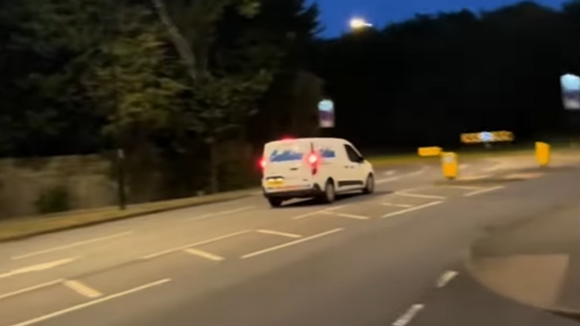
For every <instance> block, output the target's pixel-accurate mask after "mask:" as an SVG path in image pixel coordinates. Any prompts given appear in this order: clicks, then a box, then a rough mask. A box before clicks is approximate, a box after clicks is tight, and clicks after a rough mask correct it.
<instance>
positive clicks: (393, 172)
mask: <svg viewBox="0 0 580 326" xmlns="http://www.w3.org/2000/svg"><path fill="white" fill-rule="evenodd" d="M395 172H396V171H395V170H389V171H385V172H383V175H387V176H389V175H393V174H395Z"/></svg>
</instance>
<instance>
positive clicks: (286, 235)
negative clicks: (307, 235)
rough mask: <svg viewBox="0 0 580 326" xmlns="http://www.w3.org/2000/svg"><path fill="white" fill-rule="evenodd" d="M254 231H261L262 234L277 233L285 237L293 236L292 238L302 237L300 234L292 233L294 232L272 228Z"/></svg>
mask: <svg viewBox="0 0 580 326" xmlns="http://www.w3.org/2000/svg"><path fill="white" fill-rule="evenodd" d="M256 232H258V233H262V234H268V235H277V236H280V237H286V238H294V239H298V238H302V236H301V235H300V234H294V233H289V232H280V231H274V230H264V229H261V230H256Z"/></svg>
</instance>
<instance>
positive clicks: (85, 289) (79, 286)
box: [62, 280, 103, 299]
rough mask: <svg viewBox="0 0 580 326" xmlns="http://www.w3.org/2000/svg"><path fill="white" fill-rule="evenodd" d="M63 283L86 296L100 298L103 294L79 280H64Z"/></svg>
mask: <svg viewBox="0 0 580 326" xmlns="http://www.w3.org/2000/svg"><path fill="white" fill-rule="evenodd" d="M62 284H63V285H64V286H66V287H67V288H69V289H71V290H73V291H75V292H76V293H78V294H80V295H82V296H85V297H87V298H91V299H94V298H98V297H100V296H103V294H102V293H101V292H99V291H97V290H95V289H93V288H92V287H90V286H88V285H86V284H84V283H82V282H79V281H75V280H66V281H64V282H62Z"/></svg>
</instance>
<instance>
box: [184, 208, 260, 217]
mask: <svg viewBox="0 0 580 326" xmlns="http://www.w3.org/2000/svg"><path fill="white" fill-rule="evenodd" d="M254 207H256V206H244V207H240V208H236V209H230V210H227V211H220V212H215V213H208V214H204V215H200V216H194V217H188V218H185V219H184V220H186V221H198V220H204V219H206V218H210V217H216V216H223V215H229V214H235V213H240V212H243V211H247V210H249V209H252V208H254Z"/></svg>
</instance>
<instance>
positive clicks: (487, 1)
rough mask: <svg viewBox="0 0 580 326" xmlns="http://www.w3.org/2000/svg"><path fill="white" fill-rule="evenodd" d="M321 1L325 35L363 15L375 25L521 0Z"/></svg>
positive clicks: (551, 2)
mask: <svg viewBox="0 0 580 326" xmlns="http://www.w3.org/2000/svg"><path fill="white" fill-rule="evenodd" d="M313 1H315V2H317V3H318V4H320V7H321V10H322V22H323V24H324V25H325V31H324V32H323V33H322V36H325V37H332V36H338V35H340V34H342V33H343V32H345V31H347V30H348V21H349V19H350V18H351V17H353V16H360V17H363V18H365V19H366V20H368V21H369V22H370V23H372V24H374V25H375V26H379V27H380V26H384V25H385V24H386V23H388V22H391V21H393V22H397V21H401V20H404V19H406V18H410V17H413V16H414V15H415V14H416V13H437V12H439V11H452V10H460V9H462V8H467V9H471V10H474V11H479V10H481V9H485V10H490V9H495V8H497V7H500V6H503V5H506V4H512V3H516V2H519V1H511V0H403V1H402V0H313ZM536 2H537V3H540V4H543V5H548V6H552V7H555V8H558V7H560V4H562V3H563V2H565V1H562V0H539V1H536Z"/></svg>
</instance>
